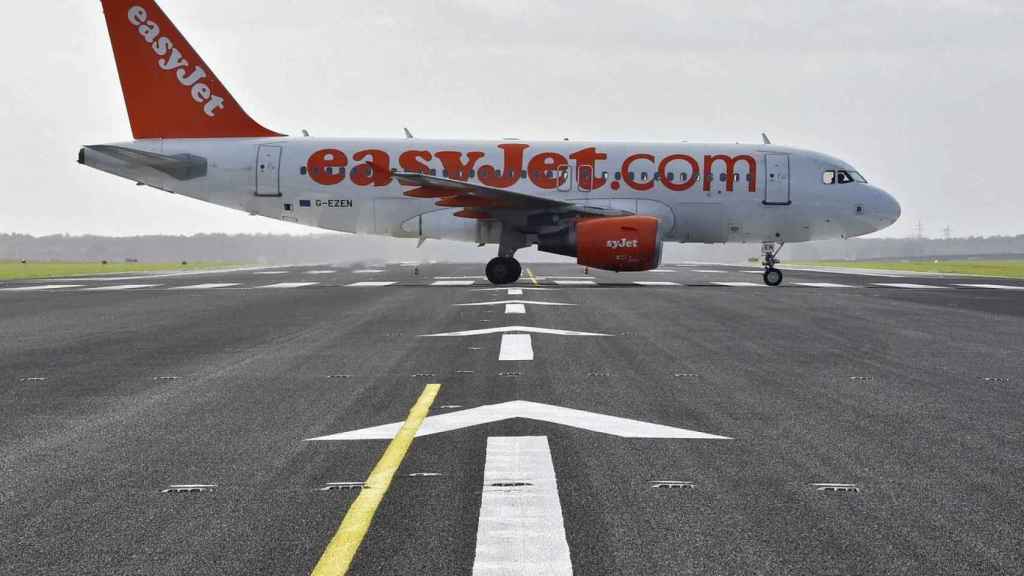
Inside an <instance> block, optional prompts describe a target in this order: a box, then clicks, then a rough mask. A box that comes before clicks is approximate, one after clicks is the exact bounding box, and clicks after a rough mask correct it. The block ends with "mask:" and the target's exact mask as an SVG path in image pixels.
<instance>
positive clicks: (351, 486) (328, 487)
mask: <svg viewBox="0 0 1024 576" xmlns="http://www.w3.org/2000/svg"><path fill="white" fill-rule="evenodd" d="M365 487H366V483H365V482H328V483H327V484H324V485H323V486H321V487H320V488H318V490H319V491H320V492H332V491H334V490H356V489H358V490H362V489H363V488H365Z"/></svg>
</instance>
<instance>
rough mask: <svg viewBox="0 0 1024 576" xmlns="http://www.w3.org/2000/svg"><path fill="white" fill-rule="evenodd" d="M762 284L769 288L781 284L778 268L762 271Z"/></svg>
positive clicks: (780, 273)
mask: <svg viewBox="0 0 1024 576" xmlns="http://www.w3.org/2000/svg"><path fill="white" fill-rule="evenodd" d="M764 283H765V284H767V285H769V286H778V285H779V284H782V270H779V269H778V268H769V269H767V270H765V271H764Z"/></svg>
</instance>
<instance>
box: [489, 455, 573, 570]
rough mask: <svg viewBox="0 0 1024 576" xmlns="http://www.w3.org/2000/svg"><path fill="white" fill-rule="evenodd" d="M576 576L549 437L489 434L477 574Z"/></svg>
mask: <svg viewBox="0 0 1024 576" xmlns="http://www.w3.org/2000/svg"><path fill="white" fill-rule="evenodd" d="M519 574H523V575H525V574H546V575H552V576H563V575H567V576H571V574H572V559H571V558H570V556H569V543H568V542H567V541H566V539H565V524H564V521H563V519H562V504H561V502H560V501H559V499H558V481H557V479H556V477H555V466H554V463H553V462H552V460H551V448H550V446H549V445H548V439H547V437H546V436H522V437H492V438H488V439H487V460H486V461H485V463H484V486H483V491H482V493H481V496H480V522H479V524H478V525H477V531H476V557H475V558H474V560H473V576H509V575H519Z"/></svg>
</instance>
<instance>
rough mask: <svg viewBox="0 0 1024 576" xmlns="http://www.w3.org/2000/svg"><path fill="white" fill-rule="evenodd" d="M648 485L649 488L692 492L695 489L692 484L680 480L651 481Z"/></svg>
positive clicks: (694, 485)
mask: <svg viewBox="0 0 1024 576" xmlns="http://www.w3.org/2000/svg"><path fill="white" fill-rule="evenodd" d="M648 484H650V485H651V488H685V489H688V490H692V489H694V488H696V487H697V485H696V484H694V483H693V482H685V481H682V480H651V481H650V482H648Z"/></svg>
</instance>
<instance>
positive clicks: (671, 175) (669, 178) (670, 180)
mask: <svg viewBox="0 0 1024 576" xmlns="http://www.w3.org/2000/svg"><path fill="white" fill-rule="evenodd" d="M666 176H668V181H669V182H672V181H673V180H675V179H676V175H675V173H674V172H669V173H668V174H666Z"/></svg>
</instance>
